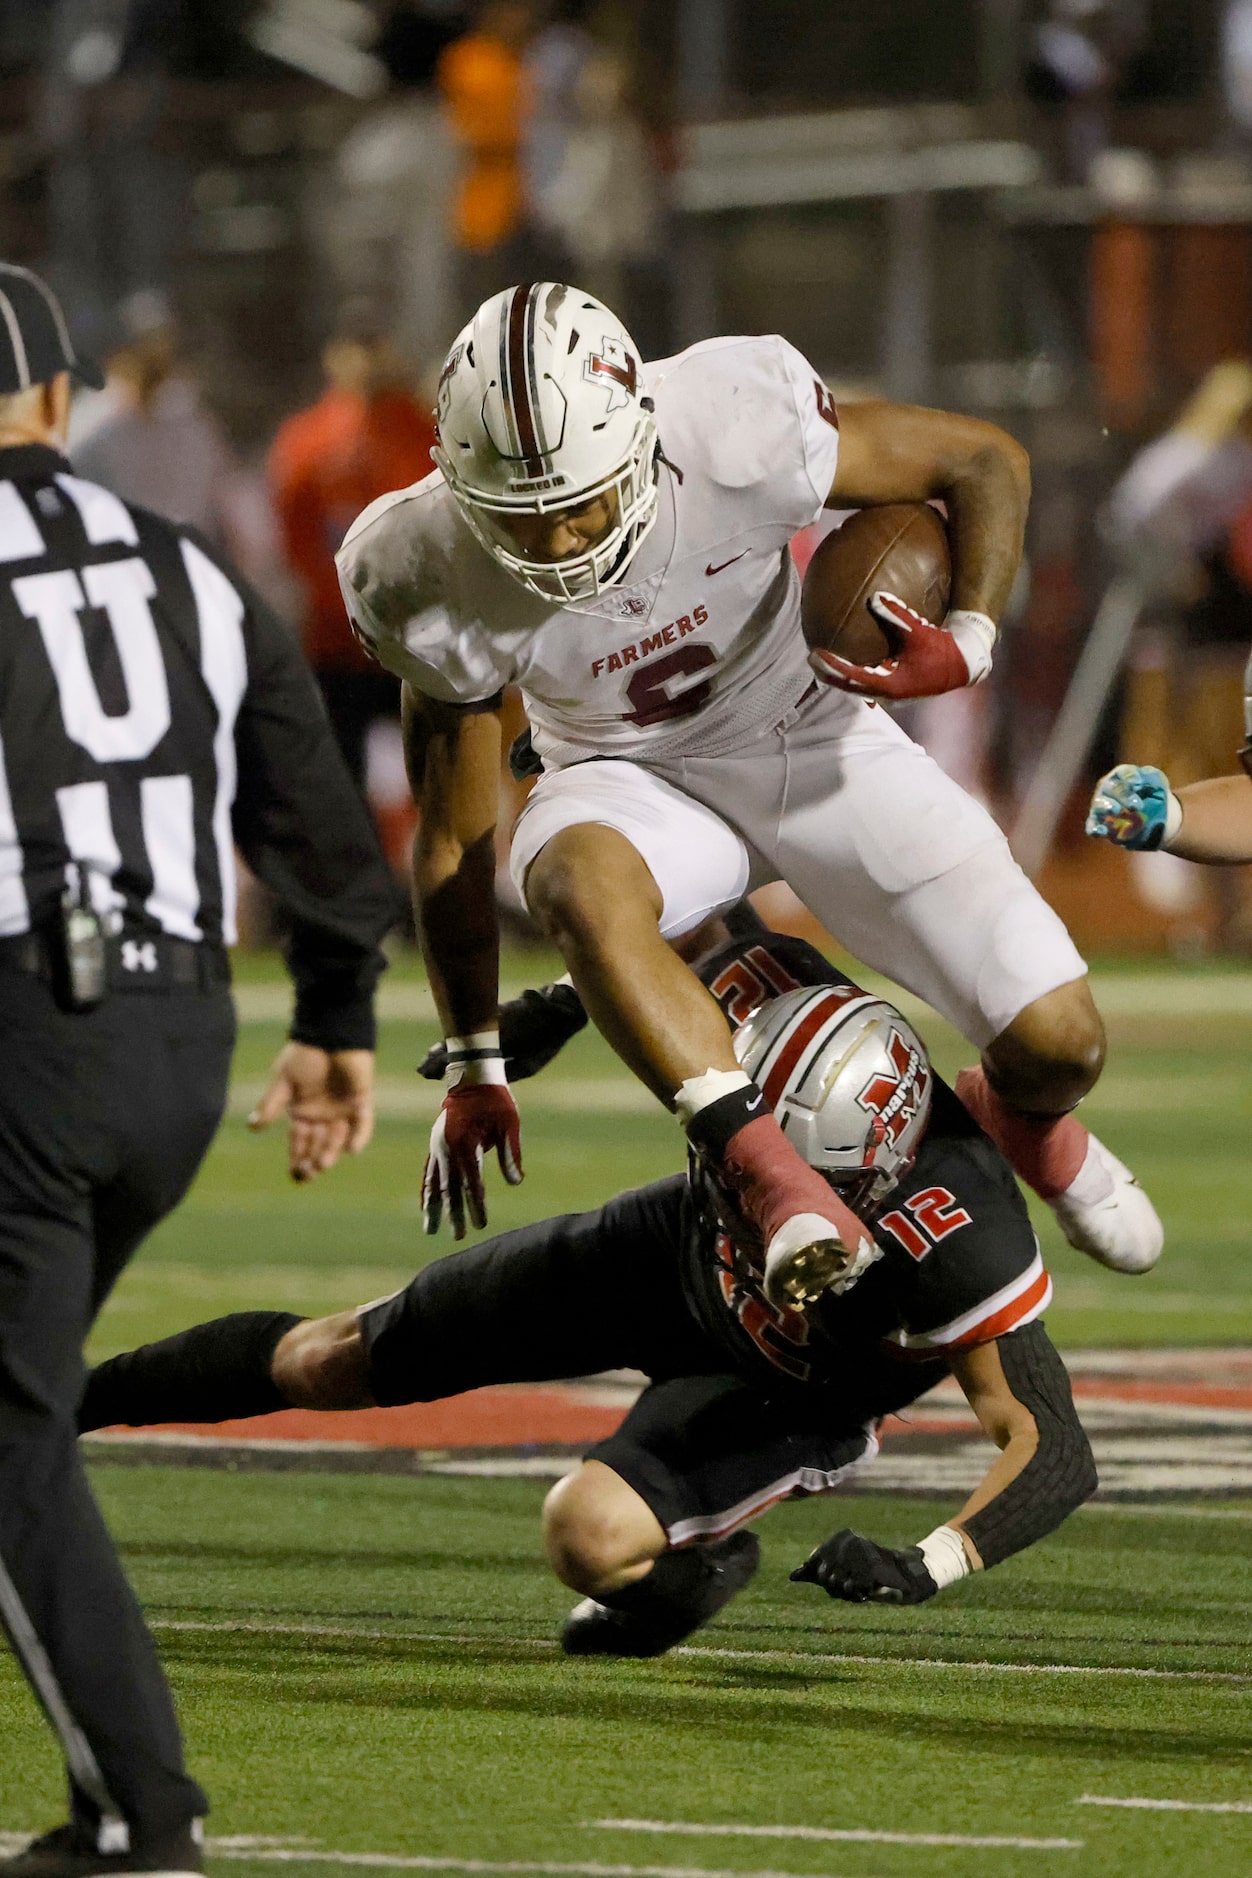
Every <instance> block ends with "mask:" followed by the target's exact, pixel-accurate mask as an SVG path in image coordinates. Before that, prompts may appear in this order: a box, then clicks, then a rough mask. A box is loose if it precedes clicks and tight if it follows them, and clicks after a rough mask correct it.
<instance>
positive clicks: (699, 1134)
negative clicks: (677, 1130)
mask: <svg viewBox="0 0 1252 1878" xmlns="http://www.w3.org/2000/svg"><path fill="white" fill-rule="evenodd" d="M772 1112H773V1111H772V1110H771V1109H769V1108H767V1107H766V1105H765V1098H764V1096H763V1095H762V1094H761V1091H760V1090H759V1089H758V1088H757V1086H756V1084H755V1083H754V1082H750V1083H747V1084H745V1086H744V1087H743V1088H742V1089H732V1090H731V1092H730V1094H729V1095H724V1096H718V1098H717V1101H716V1102H710V1103H709V1105H708V1107H707V1108H703V1109H701V1110H700V1111H699V1112H698V1113H697V1114H695V1115H693V1116H692V1118H691V1120H690V1121H689V1122H688V1123H687V1139H688V1141H689V1142H690V1143H691V1145H692V1147H693V1148H694V1149H695V1151H696V1153H697V1154H698V1155H699V1156H700V1159H701V1160H702V1161H706V1162H707V1163H708V1164H709V1165H710V1166H711V1167H718V1166H720V1165H721V1162H722V1160H723V1158H724V1157H725V1154H726V1150H727V1148H728V1147H729V1146H730V1143H731V1141H732V1140H733V1138H734V1137H735V1135H737V1134H738V1133H739V1130H740V1129H741V1128H746V1127H747V1125H748V1123H749V1122H759V1121H760V1120H761V1118H762V1116H766V1115H770V1114H772Z"/></svg>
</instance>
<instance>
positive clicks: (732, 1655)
mask: <svg viewBox="0 0 1252 1878" xmlns="http://www.w3.org/2000/svg"><path fill="white" fill-rule="evenodd" d="M148 1623H149V1626H150V1628H151V1629H153V1630H192V1631H211V1632H221V1633H223V1634H227V1635H240V1636H261V1637H268V1636H275V1637H281V1636H290V1637H332V1638H345V1639H347V1640H349V1641H355V1642H370V1643H460V1644H468V1645H470V1646H474V1645H483V1646H485V1647H489V1648H491V1649H499V1648H500V1647H501V1645H502V1644H503V1645H509V1646H511V1647H512V1648H513V1649H516V1650H540V1651H551V1650H556V1649H557V1647H558V1646H557V1644H556V1641H555V1639H550V1638H547V1637H491V1636H476V1635H474V1634H472V1633H468V1632H458V1631H450V1630H355V1629H353V1628H352V1627H351V1626H350V1625H348V1624H266V1623H257V1622H256V1621H255V1620H254V1619H247V1618H244V1619H239V1620H235V1619H233V1618H227V1619H213V1620H211V1621H210V1620H209V1619H205V1618H196V1617H149V1619H148ZM670 1654H671V1655H672V1656H682V1657H697V1658H704V1659H706V1660H710V1661H726V1662H745V1663H801V1664H805V1665H808V1664H813V1665H821V1664H828V1665H832V1666H834V1667H836V1668H838V1667H841V1666H846V1665H851V1666H853V1667H862V1668H868V1669H964V1670H969V1671H972V1672H974V1673H975V1674H982V1673H987V1674H994V1675H1005V1676H1130V1677H1133V1678H1135V1679H1136V1680H1146V1681H1149V1682H1234V1683H1247V1682H1252V1673H1249V1674H1244V1673H1242V1672H1240V1671H1239V1670H1233V1669H1133V1668H1128V1667H1126V1666H1125V1665H1120V1664H1118V1665H1112V1666H1110V1667H1108V1668H1102V1667H1099V1666H1096V1665H1093V1664H1090V1663H989V1662H986V1661H985V1660H977V1661H966V1660H965V1659H963V1658H957V1657H946V1656H857V1655H852V1654H849V1653H840V1654H838V1655H836V1654H833V1653H823V1652H819V1651H815V1650H814V1651H809V1650H731V1649H725V1650H717V1649H711V1648H708V1647H705V1646H700V1645H694V1644H679V1645H678V1647H677V1648H676V1649H675V1650H672V1651H671V1652H670Z"/></svg>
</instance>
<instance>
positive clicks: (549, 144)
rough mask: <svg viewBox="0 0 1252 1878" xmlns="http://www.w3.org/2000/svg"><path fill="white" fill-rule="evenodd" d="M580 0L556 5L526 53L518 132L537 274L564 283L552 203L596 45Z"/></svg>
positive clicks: (560, 234)
mask: <svg viewBox="0 0 1252 1878" xmlns="http://www.w3.org/2000/svg"><path fill="white" fill-rule="evenodd" d="M584 13H585V8H584V7H583V6H582V5H581V4H579V0H567V3H566V4H565V5H561V6H558V7H557V8H556V10H555V12H554V13H552V14H550V15H549V16H548V18H547V19H546V20H545V21H544V23H543V24H542V25H541V26H540V27H539V28H538V30H537V31H536V32H535V33H534V35H533V37H532V38H531V40H530V42H529V44H528V45H527V48H526V56H525V61H524V66H525V71H524V79H523V83H524V86H525V95H526V98H527V101H528V109H527V114H526V119H525V123H524V127H523V133H522V184H523V189H524V192H525V200H526V205H527V210H528V214H529V218H530V224H531V230H532V234H533V237H534V241H535V245H536V264H535V269H534V272H535V275H536V276H537V277H538V276H543V277H544V278H545V279H550V280H568V279H571V278H573V277H574V276H575V275H576V274H577V268H576V266H575V265H573V264H572V263H571V260H570V251H569V248H568V245H567V241H566V230H565V228H564V226H563V224H562V210H561V208H560V206H559V204H558V203H557V202H555V201H554V192H555V191H557V190H558V189H559V187H560V184H561V181H562V178H563V177H564V176H565V173H566V168H567V164H568V160H569V147H570V138H571V136H572V135H573V132H574V130H575V129H576V127H577V126H578V124H579V121H580V117H581V102H580V98H579V87H580V83H581V80H582V77H583V74H584V72H585V71H586V68H587V62H588V60H589V59H590V58H591V57H592V54H593V53H594V50H595V41H594V40H593V39H592V37H591V34H590V33H589V32H588V31H587V27H586V23H585V20H584V17H583V16H584Z"/></svg>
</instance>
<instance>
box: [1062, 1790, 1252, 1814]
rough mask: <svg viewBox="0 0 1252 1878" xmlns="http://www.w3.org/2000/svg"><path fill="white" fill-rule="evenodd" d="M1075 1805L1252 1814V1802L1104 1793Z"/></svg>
mask: <svg viewBox="0 0 1252 1878" xmlns="http://www.w3.org/2000/svg"><path fill="white" fill-rule="evenodd" d="M1074 1805H1075V1806H1129V1807H1133V1808H1136V1809H1139V1810H1141V1811H1143V1812H1148V1813H1252V1800H1115V1799H1113V1798H1112V1797H1111V1796H1110V1795H1108V1794H1102V1793H1082V1794H1080V1795H1079V1796H1078V1798H1077V1799H1076V1800H1075V1801H1074Z"/></svg>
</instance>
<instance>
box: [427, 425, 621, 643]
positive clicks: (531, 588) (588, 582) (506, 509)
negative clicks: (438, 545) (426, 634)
mask: <svg viewBox="0 0 1252 1878" xmlns="http://www.w3.org/2000/svg"><path fill="white" fill-rule="evenodd" d="M431 455H432V457H433V458H434V460H435V462H436V464H437V465H438V467H439V468H440V469H441V470H442V471H443V473H444V477H445V479H446V481H447V484H448V487H449V489H450V490H451V491H452V494H453V496H454V497H455V498H456V502H457V506H458V508H459V509H460V511H461V514H462V515H463V516H464V518H465V521H466V523H467V524H468V526H469V528H470V529H471V531H472V533H473V534H474V535H475V537H476V538H477V540H478V542H479V543H480V545H481V546H482V547H484V548H485V549H486V550H487V553H488V554H489V555H490V556H491V558H492V560H493V561H496V562H498V563H499V565H500V566H501V567H502V568H504V570H505V572H506V573H508V574H511V575H512V577H513V579H514V580H516V581H517V582H518V584H519V585H520V586H522V587H525V589H526V591H527V592H528V593H533V594H535V595H536V597H537V598H538V599H540V600H551V601H555V602H556V604H557V605H558V606H569V605H571V604H572V603H573V602H575V601H578V600H594V599H595V597H596V595H597V594H598V593H602V592H603V591H604V589H605V588H606V587H616V586H618V585H619V584H620V583H621V581H622V580H623V578H624V577H625V574H626V571H627V569H628V568H629V566H630V563H631V561H632V560H633V559H634V556H635V551H636V549H637V548H638V547H639V546H640V544H641V542H642V541H643V539H644V537H645V536H646V535H647V534H648V532H649V530H650V529H651V527H652V524H653V523H654V522H655V520H656V513H657V502H658V493H659V492H658V479H657V467H658V466H657V437H656V425H655V423H654V422H653V421H652V418H651V416H650V415H648V414H646V413H645V417H644V422H643V423H641V424H640V426H639V435H638V437H637V438H636V441H635V445H634V448H633V449H632V451H631V453H630V456H629V457H628V458H627V459H626V461H625V462H624V463H623V464H622V465H621V466H620V467H619V468H618V469H617V470H616V471H614V472H613V473H612V474H611V475H608V476H606V477H604V478H603V479H602V480H601V481H600V482H598V483H593V484H592V485H591V486H590V487H589V488H586V489H579V490H576V491H573V492H571V491H570V490H568V489H558V490H553V491H551V492H550V493H547V494H536V495H527V494H524V493H519V494H518V495H516V496H504V495H489V494H485V493H484V492H482V491H481V490H476V489H473V488H471V487H470V486H469V485H468V484H467V483H465V482H464V481H462V480H460V479H459V478H458V476H457V472H456V470H455V468H454V466H453V464H452V463H451V461H450V459H449V457H448V453H447V451H446V450H444V448H443V447H442V445H439V444H437V445H436V446H435V448H434V449H433V450H432V451H431ZM605 494H612V495H613V497H614V498H615V504H616V513H615V515H614V517H613V520H612V522H611V523H610V525H609V527H608V529H607V530H606V532H605V533H604V534H603V535H602V536H601V537H600V539H599V540H598V541H596V542H593V543H592V545H591V546H590V547H589V548H586V549H584V551H583V552H582V553H581V554H575V555H569V556H566V557H565V558H564V559H562V560H559V561H546V560H538V559H536V558H534V557H533V556H527V555H526V554H524V553H523V552H522V550H521V548H520V546H519V544H518V542H517V540H516V538H515V537H514V536H513V535H512V534H511V533H510V531H509V528H508V519H509V517H510V516H541V515H553V514H559V513H560V512H561V511H562V510H565V509H579V508H582V507H583V505H584V504H585V503H588V502H591V501H594V499H595V498H596V496H600V495H605Z"/></svg>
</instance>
